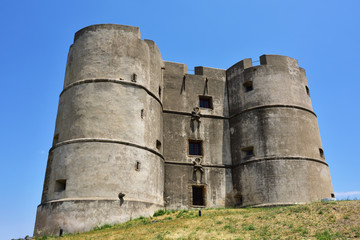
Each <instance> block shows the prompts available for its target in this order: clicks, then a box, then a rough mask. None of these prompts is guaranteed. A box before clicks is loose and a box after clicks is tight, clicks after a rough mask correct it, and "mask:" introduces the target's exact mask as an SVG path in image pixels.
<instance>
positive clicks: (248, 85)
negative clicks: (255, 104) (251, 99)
mask: <svg viewBox="0 0 360 240" xmlns="http://www.w3.org/2000/svg"><path fill="white" fill-rule="evenodd" d="M243 86H244V89H245V92H250V91H252V90H253V89H254V88H253V82H252V81H248V82H245V83H244V84H243Z"/></svg>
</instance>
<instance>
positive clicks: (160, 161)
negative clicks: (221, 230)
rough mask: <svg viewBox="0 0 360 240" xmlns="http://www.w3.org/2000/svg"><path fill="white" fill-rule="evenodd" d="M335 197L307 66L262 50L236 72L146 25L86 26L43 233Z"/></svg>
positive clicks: (73, 56)
mask: <svg viewBox="0 0 360 240" xmlns="http://www.w3.org/2000/svg"><path fill="white" fill-rule="evenodd" d="M330 197H334V195H333V188H332V183H331V178H330V173H329V168H328V165H327V163H326V162H325V158H324V152H323V149H322V145H321V139H320V134H319V129H318V123H317V118H316V115H315V113H314V112H313V110H312V104H311V100H310V93H309V88H308V85H307V80H306V76H305V71H304V69H302V68H300V67H299V66H298V62H297V60H295V59H293V58H289V57H285V56H279V55H262V56H261V57H260V65H258V66H253V65H252V60H251V59H244V60H242V61H240V62H238V63H236V64H234V65H233V66H231V67H230V68H229V69H227V70H223V69H215V68H208V67H195V72H194V74H188V70H187V67H186V65H184V64H181V63H174V62H166V61H163V59H162V57H161V54H160V51H159V49H158V48H157V46H156V45H155V43H154V42H153V41H151V40H141V38H140V31H139V28H137V27H132V26H123V25H113V24H101V25H93V26H89V27H86V28H84V29H81V30H80V31H78V32H77V33H76V34H75V39H74V43H73V44H72V45H71V47H70V50H69V55H68V60H67V66H66V73H65V83H64V89H63V91H62V92H61V94H60V100H59V107H58V114H57V119H56V127H55V134H54V140H53V146H52V148H51V149H50V151H49V158H48V163H47V169H46V174H45V181H44V188H43V195H42V200H41V204H40V205H39V206H38V209H37V217H36V224H35V233H34V234H35V235H43V234H58V232H59V229H60V228H61V229H63V230H64V232H81V231H86V230H90V229H92V228H94V227H95V226H99V225H103V224H106V223H118V222H124V221H126V220H129V219H130V218H137V217H140V216H148V215H151V214H153V213H154V211H156V210H157V209H160V208H167V209H185V208H203V207H214V208H216V207H244V206H269V205H284V204H297V203H306V202H311V201H316V200H320V199H322V198H330Z"/></svg>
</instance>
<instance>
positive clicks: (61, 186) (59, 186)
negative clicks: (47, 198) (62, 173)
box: [55, 179, 66, 192]
mask: <svg viewBox="0 0 360 240" xmlns="http://www.w3.org/2000/svg"><path fill="white" fill-rule="evenodd" d="M65 189H66V179H58V180H56V182H55V192H62V191H64V190H65Z"/></svg>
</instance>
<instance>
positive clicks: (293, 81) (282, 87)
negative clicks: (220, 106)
mask: <svg viewBox="0 0 360 240" xmlns="http://www.w3.org/2000/svg"><path fill="white" fill-rule="evenodd" d="M227 81H228V91H229V107H230V133H231V149H232V158H233V182H234V186H235V188H236V189H237V192H238V195H237V196H236V197H237V199H238V203H237V204H238V205H239V206H262V205H282V204H295V203H305V202H311V201H316V200H320V199H322V198H330V197H333V188H332V184H331V179H330V172H329V168H328V165H327V164H326V162H325V159H324V152H323V150H322V145H321V139H320V134H319V128H318V123H317V118H316V115H315V113H314V112H313V110H312V106H311V100H310V93H309V88H308V85H307V80H306V76H305V71H304V69H302V68H299V66H298V62H297V60H295V59H293V58H289V57H285V56H279V55H263V56H261V57H260V65H259V66H252V60H251V59H244V60H242V61H240V62H238V63H237V64H235V65H233V66H232V67H231V68H229V69H228V70H227Z"/></svg>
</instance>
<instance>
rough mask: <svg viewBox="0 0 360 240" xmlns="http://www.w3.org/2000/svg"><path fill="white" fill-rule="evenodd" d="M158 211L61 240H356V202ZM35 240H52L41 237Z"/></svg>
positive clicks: (359, 226)
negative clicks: (147, 215)
mask: <svg viewBox="0 0 360 240" xmlns="http://www.w3.org/2000/svg"><path fill="white" fill-rule="evenodd" d="M201 212H202V216H201V217H199V216H198V211H197V210H189V211H188V210H184V211H171V212H170V211H164V210H163V211H158V212H157V213H156V214H155V215H160V216H156V217H151V218H143V217H141V218H138V219H134V220H131V221H128V222H126V223H123V224H118V225H114V226H110V225H104V226H102V227H98V228H96V229H94V230H92V231H90V232H86V233H81V234H71V235H65V236H63V237H62V238H61V240H66V239H72V240H80V239H84V240H90V239H349V238H351V239H356V238H358V239H360V201H337V202H317V203H312V204H306V205H296V206H287V207H275V208H241V209H206V210H202V211H201ZM36 239H57V238H56V237H43V238H36Z"/></svg>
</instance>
